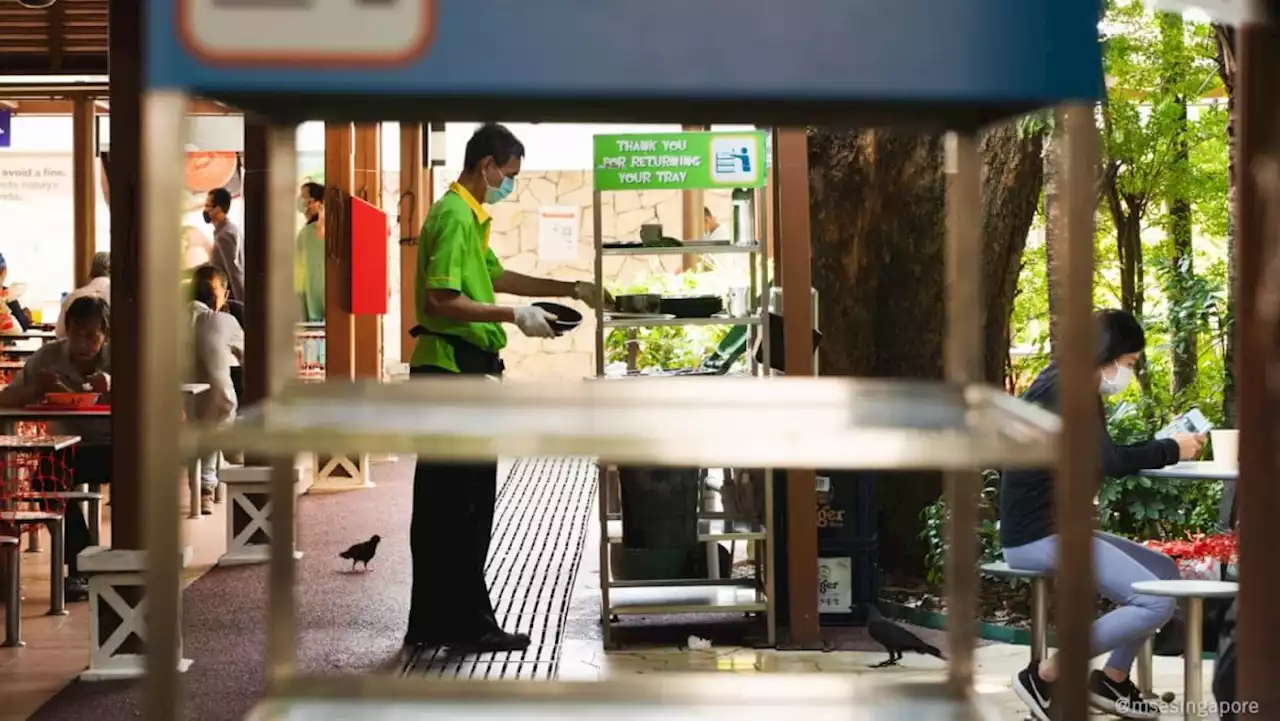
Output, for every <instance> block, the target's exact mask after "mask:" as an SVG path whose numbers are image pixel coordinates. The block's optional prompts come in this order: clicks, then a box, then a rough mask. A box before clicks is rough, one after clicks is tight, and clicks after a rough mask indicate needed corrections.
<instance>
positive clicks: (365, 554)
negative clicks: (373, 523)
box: [338, 534, 382, 571]
mask: <svg viewBox="0 0 1280 721" xmlns="http://www.w3.org/2000/svg"><path fill="white" fill-rule="evenodd" d="M381 540H382V536H379V535H377V534H374V536H373V537H372V538H370V539H369V540H367V541H361V542H360V543H357V544H355V545H353V546H352V547H351V548H348V549H347V550H345V551H343V552H342V553H339V554H338V558H345V559H347V560H349V561H351V570H352V571H354V570H356V564H357V563H363V564H364V570H366V571H367V570H369V561H372V560H373V557H374V555H375V554H377V553H378V542H379V541H381Z"/></svg>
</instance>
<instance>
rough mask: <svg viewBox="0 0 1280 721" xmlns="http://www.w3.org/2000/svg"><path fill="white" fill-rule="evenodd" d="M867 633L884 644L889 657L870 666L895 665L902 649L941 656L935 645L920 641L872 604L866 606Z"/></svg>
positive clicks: (877, 641)
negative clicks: (881, 613) (882, 614)
mask: <svg viewBox="0 0 1280 721" xmlns="http://www.w3.org/2000/svg"><path fill="white" fill-rule="evenodd" d="M867 633H869V634H871V639H872V640H873V641H875V642H876V643H878V644H880V645H881V646H884V650H886V651H888V652H889V659H888V660H887V661H882V662H880V663H878V664H876V665H874V666H872V668H883V667H885V666H897V665H898V660H899V659H901V658H902V652H903V651H915V652H916V653H921V654H925V655H928V656H934V657H937V658H942V657H943V656H942V652H941V651H939V650H938V649H937V647H935V646H930V645H929V644H927V643H925V642H924V641H921V640H920V639H919V637H917V636H916V635H915V634H914V633H911V632H910V631H908V630H907V629H905V628H903V627H901V626H899V625H898V624H896V623H894V622H893V621H890V620H888V619H886V618H885V617H884V616H881V615H880V609H878V608H876V607H875V605H874V604H869V605H868V606H867Z"/></svg>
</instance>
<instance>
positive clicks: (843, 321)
mask: <svg viewBox="0 0 1280 721" xmlns="http://www.w3.org/2000/svg"><path fill="white" fill-rule="evenodd" d="M1041 144H1042V143H1041V137H1040V135H1039V134H1036V135H1034V136H1031V137H1026V138H1022V137H1019V135H1018V129H1017V127H1016V126H1015V125H1014V124H1009V125H1006V126H1002V127H1000V128H998V129H995V130H992V131H991V132H989V133H988V134H986V135H985V136H984V137H983V139H982V144H981V147H982V151H983V171H984V172H983V204H982V220H983V238H984V239H985V246H984V251H983V275H984V277H983V282H984V286H983V288H984V303H985V304H984V309H985V313H984V316H985V319H986V322H985V326H986V327H985V328H984V331H983V332H984V338H985V345H986V349H985V350H986V355H985V361H984V370H985V373H986V374H987V380H988V381H990V382H992V383H999V380H1000V378H1001V375H1002V373H1003V363H1004V361H1005V358H1006V356H1007V354H1008V338H1007V333H1008V322H1009V315H1010V312H1011V310H1012V302H1013V295H1014V291H1015V289H1016V283H1017V276H1018V267H1019V264H1020V261H1021V255H1022V250H1023V248H1024V247H1025V243H1026V237H1027V232H1028V230H1029V229H1030V226H1031V221H1032V219H1033V217H1034V214H1035V209H1036V205H1037V203H1038V201H1039V195H1040V188H1041V184H1042V182H1043V165H1042V162H1043V161H1042V159H1041V150H1042V148H1041ZM942 152H943V151H942V140H941V138H940V137H938V136H928V135H917V134H911V133H905V132H899V131H892V130H837V129H828V128H820V129H815V130H813V131H811V133H810V137H809V163H810V193H811V201H810V202H811V212H812V221H813V222H812V225H813V283H814V287H815V288H817V290H818V293H819V300H820V309H819V312H820V315H821V317H822V319H823V332H824V334H825V337H824V341H823V345H822V351H821V364H822V371H823V375H829V376H861V377H882V378H883V377H896V378H931V379H932V378H940V377H941V376H942V351H943V336H944V333H945V317H946V316H945V309H944V307H943V283H944V268H943V263H944V240H945V237H946V192H945V189H946V184H945V179H944V175H943V166H942V159H943V158H942ZM879 492H880V508H881V513H880V563H881V567H882V568H883V569H884V570H885V572H886V573H887V574H889V576H890V577H891V578H892V577H899V578H902V577H907V578H916V577H919V575H920V573H921V568H923V559H924V555H925V552H926V548H925V545H924V543H923V542H922V541H921V540H920V538H919V534H920V531H921V529H922V527H923V524H922V523H921V521H920V511H921V510H923V509H924V508H925V507H926V506H928V505H929V504H931V503H933V502H934V501H936V500H938V496H939V494H940V493H941V479H940V477H939V475H938V474H936V473H924V474H919V473H912V474H906V473H904V474H887V476H886V478H885V482H883V483H881V484H880V489H879Z"/></svg>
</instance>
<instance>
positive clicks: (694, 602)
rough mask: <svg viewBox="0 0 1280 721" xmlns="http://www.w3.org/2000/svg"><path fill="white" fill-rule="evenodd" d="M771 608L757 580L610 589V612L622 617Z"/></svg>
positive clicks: (736, 611) (737, 611)
mask: <svg viewBox="0 0 1280 721" xmlns="http://www.w3.org/2000/svg"><path fill="white" fill-rule="evenodd" d="M767 608H768V604H767V603H766V602H765V595H764V591H763V590H761V589H760V588H759V587H758V585H757V584H756V581H755V580H754V579H746V580H743V581H742V582H741V583H740V584H704V585H699V586H669V585H662V586H647V587H635V586H621V587H620V586H614V585H610V586H609V612H610V613H616V614H618V615H620V616H623V615H638V614H655V615H657V614H675V613H747V612H750V611H764V610H766V609H767Z"/></svg>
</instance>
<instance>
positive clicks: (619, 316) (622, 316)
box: [604, 311, 675, 320]
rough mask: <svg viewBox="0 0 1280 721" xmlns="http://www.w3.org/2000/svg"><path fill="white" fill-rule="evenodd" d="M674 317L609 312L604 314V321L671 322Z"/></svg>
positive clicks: (663, 314) (667, 314) (659, 314)
mask: <svg viewBox="0 0 1280 721" xmlns="http://www.w3.org/2000/svg"><path fill="white" fill-rule="evenodd" d="M674 318H675V316H674V315H672V314H670V313H615V312H613V311H609V312H608V313H605V314H604V319H605V320H672V319H674Z"/></svg>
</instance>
